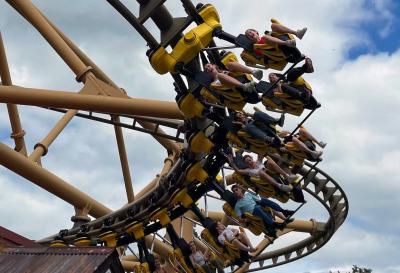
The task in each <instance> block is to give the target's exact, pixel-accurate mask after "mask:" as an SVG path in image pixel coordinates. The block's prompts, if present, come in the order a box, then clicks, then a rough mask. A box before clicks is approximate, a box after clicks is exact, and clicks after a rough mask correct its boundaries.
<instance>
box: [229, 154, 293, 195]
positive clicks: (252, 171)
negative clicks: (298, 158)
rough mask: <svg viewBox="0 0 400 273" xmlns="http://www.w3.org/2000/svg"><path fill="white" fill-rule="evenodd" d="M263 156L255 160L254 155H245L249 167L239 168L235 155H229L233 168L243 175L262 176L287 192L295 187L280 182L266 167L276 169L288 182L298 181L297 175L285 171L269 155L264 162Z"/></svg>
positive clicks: (245, 161)
mask: <svg viewBox="0 0 400 273" xmlns="http://www.w3.org/2000/svg"><path fill="white" fill-rule="evenodd" d="M262 159H263V156H261V155H260V154H259V155H258V158H257V161H254V160H253V157H252V156H251V155H245V156H244V157H243V161H244V163H245V164H246V165H247V167H248V168H246V169H239V168H238V167H237V166H236V164H235V163H234V160H233V157H232V156H228V160H229V164H230V165H231V166H232V168H233V169H234V170H235V172H237V173H239V174H241V175H250V176H252V177H256V178H260V179H262V180H263V181H265V182H267V183H269V184H272V185H273V186H275V187H276V188H278V189H280V190H282V191H285V192H290V191H291V190H292V189H293V186H292V185H285V184H281V183H278V182H277V181H276V180H275V179H274V178H273V177H271V176H270V175H269V174H267V172H266V169H267V168H271V169H273V170H274V171H276V172H278V173H279V174H282V175H283V176H284V177H285V180H286V181H287V182H288V183H291V182H294V181H296V179H297V178H298V177H297V176H296V175H291V174H288V173H287V172H285V171H284V170H283V169H282V168H280V167H279V166H278V165H277V164H276V163H275V161H274V160H273V159H272V158H270V157H267V161H266V162H264V164H263V163H262Z"/></svg>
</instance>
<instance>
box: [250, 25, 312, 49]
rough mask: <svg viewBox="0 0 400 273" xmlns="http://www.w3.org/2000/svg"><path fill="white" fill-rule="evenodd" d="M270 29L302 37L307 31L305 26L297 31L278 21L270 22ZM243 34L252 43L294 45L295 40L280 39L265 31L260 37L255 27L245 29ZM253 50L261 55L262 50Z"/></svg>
mask: <svg viewBox="0 0 400 273" xmlns="http://www.w3.org/2000/svg"><path fill="white" fill-rule="evenodd" d="M271 30H272V31H273V32H275V33H282V34H284V33H289V34H293V35H296V37H297V38H299V39H302V38H303V36H304V34H305V33H306V31H307V28H306V27H305V28H302V29H299V30H297V31H295V30H293V29H290V28H288V27H286V26H284V25H282V24H278V23H272V24H271ZM245 35H246V37H247V38H249V39H250V40H251V41H252V42H253V43H254V44H267V43H268V44H277V45H285V46H289V47H295V46H296V42H295V41H294V40H287V41H284V40H281V39H279V38H276V37H273V36H272V35H271V34H270V32H266V33H265V35H263V36H262V37H260V34H259V33H258V31H257V30H255V29H247V30H246V31H245ZM253 52H254V53H255V54H257V55H263V53H262V51H261V50H259V49H254V50H253Z"/></svg>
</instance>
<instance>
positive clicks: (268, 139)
mask: <svg viewBox="0 0 400 273" xmlns="http://www.w3.org/2000/svg"><path fill="white" fill-rule="evenodd" d="M274 139H275V138H273V137H269V136H266V137H265V138H264V141H265V142H266V143H267V144H272V143H274Z"/></svg>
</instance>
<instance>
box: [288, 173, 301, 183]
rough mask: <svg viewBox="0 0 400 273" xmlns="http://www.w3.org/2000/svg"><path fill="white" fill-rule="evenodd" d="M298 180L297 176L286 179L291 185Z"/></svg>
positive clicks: (293, 175) (292, 175)
mask: <svg viewBox="0 0 400 273" xmlns="http://www.w3.org/2000/svg"><path fill="white" fill-rule="evenodd" d="M297 178H299V177H298V176H297V175H295V174H291V175H289V176H288V177H287V178H286V181H287V182H288V183H289V184H290V183H293V182H294V181H296V180H297Z"/></svg>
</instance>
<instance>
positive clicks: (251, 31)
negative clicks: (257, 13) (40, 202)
mask: <svg viewBox="0 0 400 273" xmlns="http://www.w3.org/2000/svg"><path fill="white" fill-rule="evenodd" d="M245 35H246V37H247V38H249V39H250V40H251V41H252V42H253V43H257V42H258V40H259V39H260V35H259V34H258V31H256V30H254V29H248V30H246V33H245Z"/></svg>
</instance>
